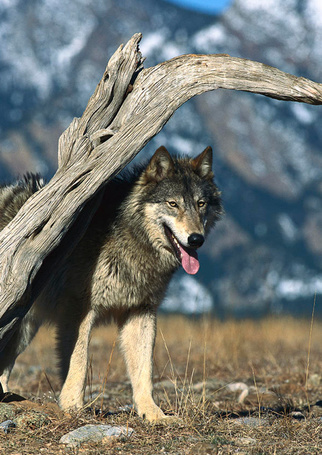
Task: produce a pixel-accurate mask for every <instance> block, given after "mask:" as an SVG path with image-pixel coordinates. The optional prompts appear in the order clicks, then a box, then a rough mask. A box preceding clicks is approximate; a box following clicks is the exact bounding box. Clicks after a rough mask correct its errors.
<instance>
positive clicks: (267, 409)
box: [0, 317, 322, 455]
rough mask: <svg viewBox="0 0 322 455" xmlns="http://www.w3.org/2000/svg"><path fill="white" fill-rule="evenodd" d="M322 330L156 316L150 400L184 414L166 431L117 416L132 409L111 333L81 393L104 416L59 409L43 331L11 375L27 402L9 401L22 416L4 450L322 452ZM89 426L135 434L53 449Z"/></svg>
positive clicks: (96, 341)
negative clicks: (36, 414)
mask: <svg viewBox="0 0 322 455" xmlns="http://www.w3.org/2000/svg"><path fill="white" fill-rule="evenodd" d="M311 329H312V330H311ZM321 329H322V323H321V322H319V321H314V324H313V328H312V327H311V321H308V320H294V319H291V318H280V319H275V318H274V319H273V318H272V319H266V320H261V321H240V322H236V321H227V322H219V321H216V320H211V319H209V318H205V319H202V320H199V321H192V320H188V319H185V318H183V317H161V318H160V319H159V325H158V339H157V343H156V349H155V378H154V380H155V397H156V401H157V402H158V403H159V404H160V406H161V407H162V408H163V409H164V410H165V411H167V412H168V413H170V414H172V413H174V414H176V415H178V416H179V417H180V418H181V420H180V421H178V422H177V423H176V424H174V425H172V426H164V425H151V424H148V423H146V422H144V421H142V420H140V419H139V418H138V417H137V416H136V415H135V413H134V412H130V413H126V412H122V411H121V410H120V408H123V407H124V406H126V405H129V404H131V389H130V384H129V382H128V380H127V377H126V373H125V368H124V364H123V359H122V357H121V354H120V352H119V350H118V347H117V344H115V342H116V339H117V334H116V331H115V329H114V327H104V328H99V329H97V330H95V331H94V333H93V337H92V342H91V364H90V371H89V386H88V393H87V395H88V399H89V400H93V401H94V405H93V407H95V406H96V407H97V408H101V409H103V410H104V411H109V414H107V415H102V414H99V415H95V413H94V412H93V410H87V411H85V410H84V411H83V412H81V413H79V414H77V415H66V414H62V413H60V411H59V410H58V409H57V408H56V406H55V404H54V403H55V399H56V398H57V396H58V394H59V389H60V384H59V380H58V377H57V371H56V367H55V360H54V359H55V356H54V349H53V346H54V335H53V332H52V331H49V330H48V329H44V330H42V331H41V332H40V333H39V334H38V336H37V338H36V340H35V341H34V342H33V344H32V345H31V346H30V347H29V348H28V349H27V351H26V352H25V353H24V354H23V355H22V356H21V357H20V358H19V360H18V362H17V364H16V368H15V370H14V372H13V375H12V379H11V389H12V390H14V391H15V392H16V393H19V394H21V395H23V396H25V397H27V398H29V399H31V401H32V403H30V402H20V403H16V404H15V406H16V412H17V413H18V414H19V413H20V416H23V418H21V419H20V422H21V424H20V425H19V427H18V428H17V429H16V430H15V431H13V432H11V433H9V434H7V435H4V434H1V433H0V453H4V454H15V455H18V454H36V453H37V454H38V453H44V454H54V453H55V454H56V453H62V454H65V453H72V454H76V453H80V454H81V453H88V454H101V453H108V454H122V453H126V454H159V453H169V454H234V453H238V454H320V453H322V420H321V416H322V403H321V406H319V404H320V403H318V402H319V400H322V380H321V376H322V330H321ZM236 383H243V385H236ZM246 386H247V389H246V390H244V391H243V389H245V388H246ZM316 403H318V405H316ZM35 409H36V410H42V411H45V412H46V413H47V415H48V418H47V419H46V420H45V421H44V422H43V425H41V426H40V427H38V423H37V424H35V423H34V424H33V423H32V421H31V419H29V420H28V418H27V416H28V413H29V414H30V412H31V410H35ZM3 420H4V419H3ZM86 423H104V424H117V425H125V426H129V427H131V428H133V429H134V431H135V432H134V434H133V435H132V436H131V437H130V438H123V439H117V440H113V441H112V442H106V441H105V442H103V443H98V444H91V445H89V444H87V445H83V446H81V447H79V448H77V449H76V448H73V449H71V448H66V447H65V446H63V445H61V444H59V439H60V438H61V436H62V435H63V434H65V433H66V432H68V431H70V430H72V429H75V428H77V427H79V426H81V425H84V424H86Z"/></svg>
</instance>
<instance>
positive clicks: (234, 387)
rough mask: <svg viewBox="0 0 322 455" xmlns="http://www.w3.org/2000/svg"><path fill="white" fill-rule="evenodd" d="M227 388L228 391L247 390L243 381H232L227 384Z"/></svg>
mask: <svg viewBox="0 0 322 455" xmlns="http://www.w3.org/2000/svg"><path fill="white" fill-rule="evenodd" d="M227 390H229V391H230V392H242V391H244V390H248V386H247V385H246V384H245V383H244V382H233V383H232V384H228V385H227Z"/></svg>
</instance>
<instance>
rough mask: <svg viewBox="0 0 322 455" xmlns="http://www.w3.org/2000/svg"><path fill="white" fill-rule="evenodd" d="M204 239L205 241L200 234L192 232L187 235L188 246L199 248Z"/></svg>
mask: <svg viewBox="0 0 322 455" xmlns="http://www.w3.org/2000/svg"><path fill="white" fill-rule="evenodd" d="M204 241H205V238H204V236H203V235H201V234H196V233H193V234H191V235H189V237H188V243H189V246H192V247H193V248H199V247H200V246H201V245H202V244H203V242H204Z"/></svg>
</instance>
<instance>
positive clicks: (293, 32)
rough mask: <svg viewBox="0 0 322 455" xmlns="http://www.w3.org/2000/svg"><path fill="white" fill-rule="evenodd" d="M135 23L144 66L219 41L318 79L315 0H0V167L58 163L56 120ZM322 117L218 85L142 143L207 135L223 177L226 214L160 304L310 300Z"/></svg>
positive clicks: (321, 190)
mask: <svg viewBox="0 0 322 455" xmlns="http://www.w3.org/2000/svg"><path fill="white" fill-rule="evenodd" d="M138 31H140V32H142V33H143V40H142V44H141V50H142V53H143V55H145V56H146V57H147V60H146V62H145V66H146V67H148V66H153V65H155V64H156V63H158V62H160V61H163V60H167V59H169V58H172V57H174V56H176V55H180V54H183V53H228V54H230V55H233V56H237V57H243V58H249V59H252V60H257V61H261V62H263V63H266V64H269V65H272V66H276V67H278V68H279V69H281V70H283V71H286V72H290V73H292V74H295V75H297V76H304V77H308V78H310V79H313V80H316V81H322V58H321V57H322V55H321V54H322V47H321V38H322V6H321V5H320V3H319V2H317V1H314V0H287V1H283V0H267V1H266V2H256V1H254V0H235V2H234V3H233V6H232V7H231V8H230V9H228V10H227V11H226V12H225V14H223V15H222V16H218V17H214V16H207V15H203V14H198V13H196V12H191V11H187V10H184V9H180V8H178V7H175V6H173V5H170V4H169V3H166V2H163V1H162V0H157V1H155V0H140V1H139V0H124V1H123V2H117V1H115V0H93V1H91V2H88V0H74V1H73V2H65V1H63V0H11V1H8V0H2V1H0V37H1V46H0V80H1V84H0V103H1V106H2V108H1V110H0V179H1V181H6V180H10V179H12V178H14V177H16V176H17V175H18V174H23V173H25V172H26V171H33V172H41V173H42V174H43V175H45V176H46V177H47V178H50V177H51V175H53V173H54V172H55V169H56V166H57V141H58V138H59V136H60V134H61V133H62V132H63V131H64V129H65V128H66V127H67V126H68V125H69V123H70V121H71V120H72V118H73V117H75V116H80V115H81V114H82V111H83V109H84V108H85V106H86V104H87V101H88V98H89V97H90V95H91V94H92V92H93V91H94V89H95V86H96V84H97V82H98V81H99V80H100V77H101V75H102V73H103V71H104V68H105V65H106V63H107V60H108V58H109V57H110V56H111V55H112V53H113V52H114V51H115V50H116V48H117V47H118V46H119V45H120V44H121V43H124V42H126V41H127V40H128V39H129V38H130V37H131V36H132V35H133V34H134V33H135V32H138ZM321 118H322V110H321V107H317V106H308V105H304V104H299V103H286V102H281V101H276V100H271V99H268V98H265V97H262V96H259V95H254V94H248V93H242V92H232V91H227V90H221V91H220V90H218V91H215V92H211V93H207V94H204V95H202V96H199V97H197V98H195V99H193V100H191V101H189V102H188V103H186V104H185V105H183V106H182V107H181V108H180V109H179V110H178V111H177V112H176V113H175V115H174V116H173V117H172V119H171V120H170V122H169V123H168V124H167V125H166V127H165V128H164V129H163V130H162V131H161V133H160V134H159V135H158V136H157V137H155V138H154V139H153V140H152V141H151V142H150V143H149V144H148V146H147V147H146V148H145V149H144V150H143V151H142V152H141V153H140V154H139V157H138V158H139V159H140V158H142V157H144V156H147V155H150V154H152V152H153V151H154V150H155V148H156V147H157V146H159V145H160V144H164V145H165V146H167V147H168V148H169V150H170V151H172V152H179V153H187V154H195V153H198V152H200V151H201V150H202V149H203V147H205V146H206V145H209V144H211V145H213V148H214V149H215V151H216V159H215V174H216V177H217V181H218V184H219V186H220V188H221V189H222V191H223V198H224V205H225V210H226V216H225V219H224V220H223V221H222V222H220V223H219V224H218V227H217V229H215V230H214V231H213V233H212V234H211V238H210V239H208V242H206V246H205V247H204V248H203V250H202V253H201V256H202V265H201V271H200V272H199V274H198V281H197V279H195V278H192V277H187V276H184V275H183V274H182V273H179V275H178V277H177V279H176V281H175V282H174V283H173V284H172V286H171V288H170V292H169V297H168V301H167V302H166V304H165V308H166V309H175V310H176V311H180V310H184V311H186V312H191V311H193V312H197V313H198V311H199V310H200V311H203V310H204V309H207V310H209V308H210V307H211V306H213V308H214V312H215V314H217V315H219V316H223V317H224V316H227V315H232V316H239V315H240V316H243V315H247V314H253V315H254V314H256V315H261V314H266V313H271V312H275V313H276V312H291V313H293V314H306V315H307V314H310V313H311V311H312V305H313V300H314V294H315V293H316V294H317V296H318V297H317V303H319V299H321V297H320V295H321V294H322V271H321V266H322V204H321V197H322V153H321V143H322V129H321V127H320V124H321ZM319 119H320V121H319ZM187 289H193V292H191V293H189V292H188V291H187ZM189 295H190V296H191V299H190V300H189V298H188V296H189ZM317 311H319V305H317ZM321 313H322V310H321Z"/></svg>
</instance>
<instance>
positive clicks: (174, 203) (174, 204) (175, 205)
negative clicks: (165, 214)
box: [167, 201, 178, 207]
mask: <svg viewBox="0 0 322 455" xmlns="http://www.w3.org/2000/svg"><path fill="white" fill-rule="evenodd" d="M167 202H168V204H169V205H170V207H178V204H177V203H176V201H167Z"/></svg>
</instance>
